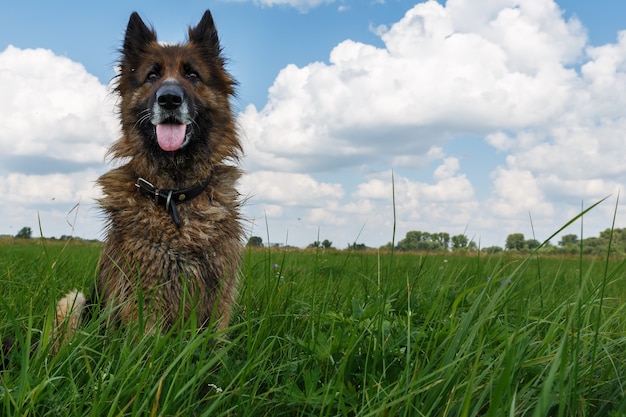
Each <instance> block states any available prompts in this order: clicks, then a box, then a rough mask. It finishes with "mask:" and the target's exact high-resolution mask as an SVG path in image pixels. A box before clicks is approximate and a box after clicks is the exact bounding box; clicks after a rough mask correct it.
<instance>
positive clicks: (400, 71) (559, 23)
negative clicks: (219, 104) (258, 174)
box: [239, 0, 626, 236]
mask: <svg viewBox="0 0 626 417" xmlns="http://www.w3.org/2000/svg"><path fill="white" fill-rule="evenodd" d="M375 32H376V34H377V35H378V36H380V39H381V41H382V42H383V45H384V46H382V47H377V46H373V45H369V44H365V43H362V42H357V41H353V40H346V41H343V42H341V43H340V44H338V45H337V46H336V47H335V48H334V49H333V50H332V51H330V54H329V58H328V62H313V63H310V64H309V65H305V66H302V67H298V66H295V65H289V66H287V67H285V68H283V70H282V71H281V72H280V73H279V74H278V76H277V77H276V79H275V81H274V83H273V85H272V87H271V88H270V89H269V91H268V101H267V104H266V105H265V106H264V107H263V108H256V107H255V106H253V105H250V106H248V107H247V108H246V109H245V110H244V111H243V112H242V113H241V115H240V119H239V120H240V123H241V125H242V126H243V127H244V128H245V131H246V152H247V155H248V160H247V164H248V165H249V167H250V168H251V169H252V170H263V171H272V172H276V171H278V172H283V173H286V174H288V173H298V174H299V175H301V174H304V173H308V174H309V175H312V176H313V177H315V175H318V174H320V175H321V174H322V173H328V172H335V173H337V175H345V174H346V172H350V171H351V170H356V169H358V168H357V167H362V166H376V167H383V168H384V167H387V168H390V167H391V168H394V169H398V170H400V171H401V172H403V176H400V175H399V176H398V177H397V180H398V181H397V182H396V184H395V185H396V203H397V204H398V211H399V213H401V214H402V216H403V217H402V220H401V221H404V220H407V227H409V228H413V229H414V228H415V227H416V224H418V222H421V224H425V225H427V226H426V227H427V228H428V229H433V228H434V229H438V230H446V227H447V225H449V224H459V222H464V221H465V222H467V224H469V223H473V224H474V225H476V226H478V227H481V228H484V229H487V230H488V231H487V233H486V234H487V235H489V234H491V236H493V235H497V234H502V233H503V230H502V228H501V227H500V226H499V225H500V224H501V223H498V221H500V220H501V219H519V218H524V217H525V218H526V220H527V215H528V214H529V213H532V214H533V215H534V216H538V217H540V218H541V219H544V220H546V224H548V223H551V224H553V225H554V227H555V228H556V227H558V226H560V224H562V223H559V222H565V221H566V220H567V219H565V218H563V217H560V216H561V215H562V214H563V213H567V212H572V211H571V210H570V209H571V208H572V207H571V206H567V205H566V202H565V201H563V198H564V197H565V198H566V201H567V202H569V203H571V202H572V201H573V200H575V199H576V198H579V199H591V200H593V199H599V198H602V197H604V196H606V195H607V193H613V192H615V191H616V190H618V189H619V188H621V186H622V184H623V183H624V176H625V175H626V164H623V161H621V159H622V154H623V152H622V149H623V143H624V139H623V132H624V131H626V117H624V116H623V109H624V107H625V105H626V103H625V102H624V101H625V100H626V32H621V33H620V34H619V35H618V38H617V42H616V43H614V44H608V45H602V46H591V45H589V44H588V37H587V32H586V29H585V28H584V27H583V26H582V24H581V23H580V21H578V20H577V19H575V18H570V19H565V18H564V17H563V13H562V11H561V10H560V9H559V7H558V6H557V4H556V3H555V2H554V1H552V0H524V1H521V0H489V1H483V2H479V3H477V2H475V1H470V0H448V1H447V2H446V3H445V5H442V4H440V3H438V2H436V1H434V0H430V1H426V2H422V3H418V4H416V5H415V6H413V7H412V8H410V9H409V10H408V11H407V12H406V14H405V15H404V16H403V17H402V18H401V19H400V20H399V21H398V22H395V23H393V24H391V25H389V26H380V27H378V28H376V30H375ZM468 136H469V137H476V136H478V137H483V138H484V139H485V142H486V143H487V144H489V145H491V146H492V147H493V149H494V150H495V151H496V152H498V153H500V154H502V155H504V157H503V158H502V162H500V163H498V165H496V164H495V163H494V162H491V161H485V163H491V164H493V165H492V166H491V167H490V168H489V170H490V172H491V173H490V174H489V175H485V176H484V177H483V178H470V177H468V175H467V173H465V171H464V167H463V158H461V157H458V156H457V155H455V154H454V153H453V151H450V150H449V149H450V148H451V147H450V144H453V143H455V142H458V141H462V140H464V138H465V137H468ZM451 152H452V153H451ZM433 164H435V165H434V167H433ZM430 169H434V171H433V174H432V175H433V182H432V183H430V182H427V181H415V180H412V179H411V177H412V176H420V177H423V175H424V172H425V171H427V170H430ZM350 182H351V183H352V184H353V185H352V188H354V190H355V191H354V192H350V188H346V191H347V197H345V198H344V199H340V200H339V199H333V200H332V204H329V205H326V206H324V207H319V208H315V211H314V213H313V214H314V216H313V218H314V219H315V220H316V221H320V222H321V221H323V220H324V219H332V221H331V223H333V224H341V223H342V221H343V222H345V221H346V219H348V221H349V220H350V219H351V217H350V216H351V214H350V213H349V210H348V208H349V207H353V206H354V205H358V206H359V207H367V208H368V210H371V211H372V212H375V211H376V210H382V211H384V210H386V207H387V206H386V205H385V204H386V203H383V201H387V202H388V201H389V199H390V198H391V197H390V196H391V185H390V182H389V181H388V179H387V180H383V179H381V178H374V177H370V178H369V179H368V180H366V181H362V180H356V179H354V178H353V179H352V180H351V181H350ZM477 187H480V193H476V191H475V190H476V189H477ZM264 194H265V192H261V193H260V198H263V197H262V196H263V195H264ZM477 194H480V195H481V196H485V195H486V197H482V198H478V197H477ZM579 201H580V200H579ZM579 201H578V202H579ZM273 202H274V203H275V204H276V203H277V201H276V200H273ZM496 219H499V220H496ZM411 222H413V223H411ZM454 222H456V223H454ZM409 224H411V225H412V226H409ZM507 224H509V225H511V227H514V226H515V227H518V226H519V223H514V222H510V223H507ZM513 225H514V226H513ZM489 229H491V230H489ZM409 230H410V229H409ZM507 231H511V230H507ZM514 231H515V230H512V232H514Z"/></svg>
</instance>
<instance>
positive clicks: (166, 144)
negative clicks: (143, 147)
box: [156, 120, 189, 152]
mask: <svg viewBox="0 0 626 417" xmlns="http://www.w3.org/2000/svg"><path fill="white" fill-rule="evenodd" d="M156 137H157V142H158V144H159V147H160V148H161V149H163V150H164V151H166V152H174V151H177V150H179V149H181V148H183V147H184V146H185V145H187V143H188V142H189V134H188V132H187V125H185V124H183V123H180V122H178V121H176V120H165V121H163V122H162V123H159V124H157V125H156Z"/></svg>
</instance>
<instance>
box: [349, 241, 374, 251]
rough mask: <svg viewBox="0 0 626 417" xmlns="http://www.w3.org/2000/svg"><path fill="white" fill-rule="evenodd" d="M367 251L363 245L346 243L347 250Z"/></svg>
mask: <svg viewBox="0 0 626 417" xmlns="http://www.w3.org/2000/svg"><path fill="white" fill-rule="evenodd" d="M366 249H369V248H368V247H367V246H365V244H364V243H356V242H354V243H348V250H366Z"/></svg>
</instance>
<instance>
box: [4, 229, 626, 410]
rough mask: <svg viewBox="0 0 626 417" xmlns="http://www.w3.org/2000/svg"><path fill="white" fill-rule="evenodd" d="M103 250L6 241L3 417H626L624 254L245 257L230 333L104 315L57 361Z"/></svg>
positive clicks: (259, 253)
mask: <svg viewBox="0 0 626 417" xmlns="http://www.w3.org/2000/svg"><path fill="white" fill-rule="evenodd" d="M100 251H101V247H100V245H98V244H87V243H83V244H81V243H69V244H68V243H67V242H64V243H61V242H51V241H40V240H38V239H37V240H35V239H32V240H25V241H9V242H5V244H2V245H0V289H1V299H0V334H1V335H2V336H3V337H5V336H12V337H15V343H16V346H15V348H14V349H13V350H12V351H11V353H10V354H9V355H8V357H7V358H4V359H6V361H7V363H8V366H7V367H6V369H5V370H4V371H2V372H1V373H0V378H1V379H0V415H6V416H13V415H24V416H25V415H28V416H69V415H71V416H139V415H141V416H622V415H626V399H625V398H624V392H625V389H626V388H625V386H624V385H625V384H626V355H625V349H626V312H625V311H624V305H625V301H626V265H625V262H624V260H623V259H621V258H611V257H608V256H598V257H588V256H582V255H580V256H536V255H524V256H520V255H511V254H509V253H506V252H504V253H499V254H492V255H485V254H484V253H481V252H471V253H466V254H457V255H455V254H452V253H448V254H428V253H402V254H401V253H382V252H381V253H379V252H376V251H372V252H348V251H335V250H325V251H324V250H321V249H318V250H313V251H290V250H282V249H275V248H272V249H268V248H264V249H255V250H252V249H248V250H247V251H246V252H245V254H244V259H243V267H242V273H241V287H240V294H239V301H238V306H237V308H236V309H235V313H234V316H233V320H232V321H231V326H230V327H229V329H228V330H227V331H226V332H225V333H215V332H212V331H198V330H196V329H195V327H194V323H193V320H191V321H190V322H186V323H179V324H177V326H176V327H175V329H173V330H172V331H171V332H168V333H163V334H157V335H143V334H142V333H141V330H140V329H136V328H128V327H126V328H123V329H116V328H113V327H112V326H109V327H107V326H104V322H105V321H106V317H102V318H101V319H98V320H94V321H93V322H91V323H89V324H88V325H86V326H85V327H84V328H83V329H82V330H81V331H80V332H79V333H78V334H77V335H76V336H75V337H74V338H73V339H72V340H71V342H70V343H68V344H66V345H65V346H63V347H62V348H61V350H60V351H59V352H58V353H57V354H52V353H51V352H50V346H51V340H50V339H51V336H50V331H49V328H50V324H51V316H52V313H53V311H54V303H55V301H56V300H57V299H58V298H59V297H60V296H61V295H62V294H64V293H65V292H67V291H68V290H71V289H74V288H81V289H89V288H91V286H92V285H93V280H94V279H95V274H96V265H97V261H98V257H99V254H100Z"/></svg>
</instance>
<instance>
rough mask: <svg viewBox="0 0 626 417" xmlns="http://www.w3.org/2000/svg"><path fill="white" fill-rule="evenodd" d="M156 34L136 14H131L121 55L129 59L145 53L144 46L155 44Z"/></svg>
mask: <svg viewBox="0 0 626 417" xmlns="http://www.w3.org/2000/svg"><path fill="white" fill-rule="evenodd" d="M156 40H157V38H156V33H155V31H154V30H153V29H151V28H149V27H148V26H146V24H145V23H144V22H143V20H141V17H139V14H138V13H137V12H133V13H132V14H131V15H130V19H129V20H128V26H126V35H125V36H124V46H123V48H122V54H123V55H124V56H125V57H127V58H129V57H131V56H137V55H138V54H141V53H142V52H144V51H145V47H146V45H148V44H150V43H152V42H156Z"/></svg>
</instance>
